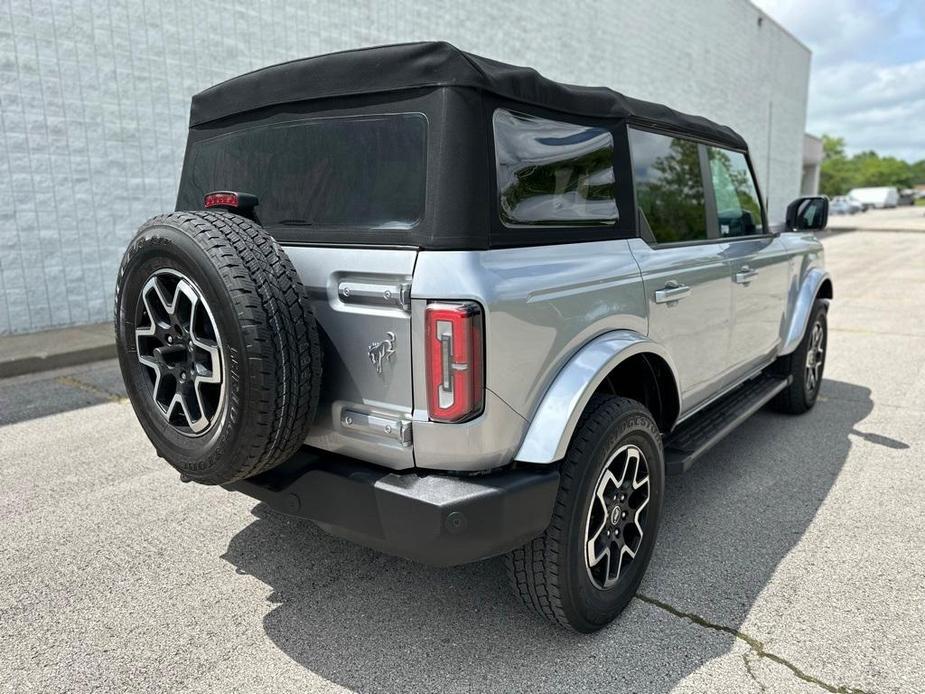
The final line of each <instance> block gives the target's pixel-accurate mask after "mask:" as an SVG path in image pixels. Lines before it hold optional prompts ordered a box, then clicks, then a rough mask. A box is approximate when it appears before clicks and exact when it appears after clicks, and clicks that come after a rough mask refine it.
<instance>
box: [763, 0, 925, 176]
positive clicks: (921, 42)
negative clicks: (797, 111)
mask: <svg viewBox="0 0 925 694" xmlns="http://www.w3.org/2000/svg"><path fill="white" fill-rule="evenodd" d="M753 2H755V4H756V5H758V6H759V7H760V8H761V9H763V10H764V11H765V12H767V13H768V14H769V15H771V16H772V17H773V18H774V19H776V20H777V21H779V22H780V23H781V24H783V25H784V26H785V27H786V28H787V29H788V30H790V31H791V32H792V33H793V34H795V35H796V37H797V38H799V39H800V40H801V41H802V42H803V43H805V44H806V45H808V46H809V47H810V48H811V49H812V51H813V67H812V77H811V82H810V93H809V115H808V122H807V124H806V128H807V130H808V131H809V132H811V133H814V134H817V135H818V134H822V133H829V134H830V135H839V136H841V137H844V138H845V141H846V143H847V145H848V151H849V153H853V152H857V151H860V150H866V149H873V150H876V151H877V152H879V153H880V154H891V155H893V156H896V157H901V158H903V159H906V160H908V161H918V160H920V159H925V0H810V1H807V0H753Z"/></svg>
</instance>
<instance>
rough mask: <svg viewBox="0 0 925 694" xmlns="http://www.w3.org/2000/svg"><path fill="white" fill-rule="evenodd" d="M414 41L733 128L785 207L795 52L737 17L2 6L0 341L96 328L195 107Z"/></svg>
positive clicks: (121, 1) (741, 8)
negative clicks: (311, 63)
mask: <svg viewBox="0 0 925 694" xmlns="http://www.w3.org/2000/svg"><path fill="white" fill-rule="evenodd" d="M427 39H445V40H448V41H451V42H453V43H455V44H456V45H458V46H459V47H460V48H463V49H466V50H470V51H473V52H476V53H480V54H483V55H486V56H489V57H493V58H497V59H499V60H503V61H507V62H512V63H520V64H528V65H532V66H534V67H536V68H537V69H538V70H540V71H541V72H542V73H544V74H545V75H547V76H548V77H551V78H554V79H558V80H562V81H566V82H575V83H582V84H602V85H607V86H611V87H613V88H615V89H617V90H619V91H623V92H625V93H627V94H629V95H631V96H636V97H640V98H644V99H651V100H655V101H661V102H664V103H666V104H668V105H670V106H673V107H675V108H678V109H681V110H684V111H689V112H692V113H698V114H702V115H705V116H708V117H710V118H713V119H715V120H717V121H719V122H722V123H725V124H728V125H731V126H732V127H734V128H735V129H737V130H738V131H740V132H741V133H742V134H743V135H744V137H745V138H746V140H748V142H749V144H750V145H751V148H752V153H753V157H754V160H755V162H756V168H757V173H758V176H759V180H760V183H761V185H762V187H763V192H764V193H765V194H766V195H767V194H770V215H771V217H772V219H780V218H781V217H782V216H783V210H784V207H785V205H786V203H787V202H788V201H789V200H790V199H791V198H793V197H795V196H796V195H797V194H798V192H799V186H800V172H801V163H800V162H801V145H802V136H803V128H804V123H805V115H806V93H807V83H808V76H809V61H810V54H809V51H808V50H807V49H806V48H805V47H804V46H803V45H801V44H800V43H798V42H797V41H796V40H795V39H794V38H793V37H791V36H790V35H789V34H788V33H787V32H785V31H784V30H782V29H781V28H780V27H779V26H778V25H776V24H775V23H774V22H772V21H771V20H770V19H768V18H767V17H765V16H764V15H763V14H762V13H761V12H760V11H759V10H758V9H757V8H755V7H754V6H753V5H751V4H750V3H749V2H747V1H746V0H698V2H692V3H680V2H676V1H675V0H621V2H613V3H594V4H591V3H587V4H582V3H574V4H568V3H566V4H562V3H560V2H553V1H552V0H543V1H541V2H526V3H494V2H489V1H488V0H482V1H480V2H464V1H462V0H437V1H435V2H426V3H421V2H420V1H419V0H414V1H412V0H392V1H390V2H359V1H358V2H349V3H341V2H338V3H323V2H292V3H289V2H283V1H282V0H248V2H246V3H233V2H209V3H197V2H190V1H188V2H182V1H180V0H160V1H157V0H72V1H68V0H9V1H8V2H7V3H4V4H2V5H0V334H5V333H10V332H28V331H33V330H40V329H44V328H49V327H54V326H62V325H71V324H80V323H87V322H94V321H102V320H108V319H109V318H110V315H111V303H112V291H113V285H114V281H115V274H116V270H117V266H118V262H119V259H120V257H121V254H122V251H123V249H124V248H125V246H126V244H127V242H128V239H129V238H130V237H131V235H132V233H133V232H134V230H135V229H136V228H137V227H138V225H139V224H140V223H141V222H143V221H144V220H145V219H147V218H148V217H150V216H152V215H154V214H156V213H158V212H162V211H165V210H170V209H172V208H173V204H174V200H175V194H176V187H177V179H178V175H179V170H180V164H181V161H182V156H183V146H184V141H185V137H186V124H187V116H188V109H189V100H190V97H191V95H192V94H193V93H195V92H197V91H199V90H201V89H203V88H205V87H207V86H209V85H211V84H214V83H216V82H218V81H221V80H224V79H226V78H228V77H232V76H234V75H237V74H240V73H242V72H245V71H247V70H251V69H254V68H256V67H260V66H263V65H268V64H271V63H276V62H280V61H283V60H289V59H292V58H298V57H303V56H309V55H315V54H319V53H325V52H329V51H334V50H341V49H346V48H355V47H359V46H366V45H373V44H382V43H394V42H402V41H415V40H427ZM769 152H770V153H771V154H770V156H769Z"/></svg>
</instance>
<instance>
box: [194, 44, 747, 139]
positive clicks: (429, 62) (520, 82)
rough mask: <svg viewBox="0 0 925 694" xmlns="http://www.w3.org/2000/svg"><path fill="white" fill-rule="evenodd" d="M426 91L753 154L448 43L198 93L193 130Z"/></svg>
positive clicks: (388, 50)
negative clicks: (257, 114) (473, 93)
mask: <svg viewBox="0 0 925 694" xmlns="http://www.w3.org/2000/svg"><path fill="white" fill-rule="evenodd" d="M425 87H468V88H472V89H478V90H482V91H485V92H489V93H491V94H495V95H498V96H500V97H503V98H507V99H511V100H513V101H519V102H522V103H526V104H533V105H536V106H540V107H543V108H547V109H551V110H554V111H561V112H563V113H571V114H575V115H579V116H588V117H592V118H614V119H620V120H629V121H634V122H639V123H644V124H647V125H650V126H655V127H662V128H665V129H668V130H672V131H678V132H684V133H690V134H692V135H696V136H698V137H700V138H702V139H706V140H710V141H713V142H716V143H717V144H722V145H726V146H728V147H731V148H734V149H741V150H744V149H747V146H746V144H745V141H744V140H743V139H742V137H741V136H740V135H739V134H738V133H736V132H735V131H734V130H732V129H731V128H727V127H726V126H723V125H718V124H716V123H714V122H713V121H710V120H708V119H706V118H701V117H700V116H691V115H687V114H685V113H680V112H679V111H675V110H674V109H671V108H668V107H667V106H663V105H662V104H656V103H652V102H649V101H642V100H640V99H633V98H630V97H628V96H624V95H623V94H620V93H618V92H615V91H613V90H612V89H608V88H607V87H580V86H575V85H571V84H563V83H561V82H554V81H553V80H550V79H547V78H545V77H543V76H542V75H540V74H539V73H538V72H537V71H536V70H534V69H532V68H526V67H518V66H516V65H508V64H506V63H500V62H498V61H496V60H490V59H488V58H482V57H480V56H477V55H473V54H472V53H466V52H465V51H461V50H459V49H458V48H456V47H455V46H453V45H451V44H449V43H445V42H427V43H405V44H397V45H393V46H378V47H374V48H361V49H358V50H352V51H343V52H340V53H329V54H328V55H322V56H318V57H315V58H303V59H301V60H293V61H290V62H288V63H281V64H279V65H273V66H271V67H266V68H262V69H260V70H255V71H254V72H249V73H247V74H244V75H241V76H240V77H234V78H232V79H230V80H227V81H225V82H222V83H221V84H217V85H215V86H214V87H209V88H208V89H206V90H205V91H203V92H200V93H199V94H196V95H195V96H194V97H193V103H192V108H191V110H190V126H191V127H192V126H196V125H202V124H204V123H208V122H210V121H214V120H217V119H220V118H225V117H227V116H232V115H235V114H238V113H244V112H246V111H251V110H254V109H258V108H264V107H268V106H277V105H280V104H287V103H293V102H299V101H309V100H315V99H325V98H332V97H338V96H354V95H360V94H380V93H384V92H396V91H401V90H408V89H416V88H425Z"/></svg>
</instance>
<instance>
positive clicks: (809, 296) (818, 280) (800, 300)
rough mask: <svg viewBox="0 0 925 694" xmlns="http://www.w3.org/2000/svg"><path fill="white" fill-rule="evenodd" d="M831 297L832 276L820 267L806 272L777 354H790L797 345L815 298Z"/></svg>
mask: <svg viewBox="0 0 925 694" xmlns="http://www.w3.org/2000/svg"><path fill="white" fill-rule="evenodd" d="M833 297H834V293H833V287H832V278H831V277H830V276H829V273H828V272H826V271H825V270H823V269H821V268H813V269H812V270H810V271H809V272H808V273H806V277H804V278H803V282H802V284H801V285H800V289H799V291H798V292H797V295H796V298H795V299H794V300H793V309H792V311H791V312H790V323H789V324H788V325H787V329H786V332H785V333H784V341H783V344H782V345H781V348H780V351H779V353H778V354H780V355H781V356H783V355H785V354H790V353H791V352H793V351H794V350H795V349H796V348H797V347H798V346H799V344H800V340H802V339H803V334H804V333H805V332H806V326H807V325H808V323H809V316H810V314H812V312H813V305H814V304H815V303H816V299H823V300H825V301H831V300H832V298H833Z"/></svg>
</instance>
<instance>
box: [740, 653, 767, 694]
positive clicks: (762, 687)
mask: <svg viewBox="0 0 925 694" xmlns="http://www.w3.org/2000/svg"><path fill="white" fill-rule="evenodd" d="M750 655H752V651H751V650H748V651H745V653H743V654H742V660H743V661H744V662H745V671H746V672H747V673H748V676H749V677H751V678H752V680H754V682H755V684H757V685H758V691H760V692H767V691H768V688H767V687H766V686H765V685H764V682H762V681H761V680H759V679H758V675H756V674H755V671H754V670H753V669H752V661H751V660H749V659H748V656H750Z"/></svg>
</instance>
